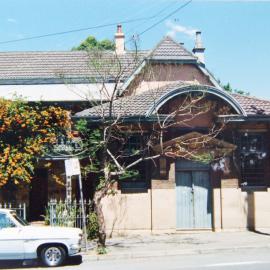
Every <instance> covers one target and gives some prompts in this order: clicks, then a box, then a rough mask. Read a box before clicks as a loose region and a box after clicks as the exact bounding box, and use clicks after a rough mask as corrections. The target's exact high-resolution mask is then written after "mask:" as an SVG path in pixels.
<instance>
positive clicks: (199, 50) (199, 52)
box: [192, 31, 205, 64]
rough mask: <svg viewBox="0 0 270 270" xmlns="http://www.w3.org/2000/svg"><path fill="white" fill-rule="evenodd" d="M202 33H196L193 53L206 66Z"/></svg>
mask: <svg viewBox="0 0 270 270" xmlns="http://www.w3.org/2000/svg"><path fill="white" fill-rule="evenodd" d="M201 34H202V32H201V31H196V38H195V46H194V49H193V50H192V52H193V53H194V54H195V56H197V58H198V60H199V61H200V62H201V63H203V64H204V60H205V59H204V51H205V48H204V46H203V43H202V36H201Z"/></svg>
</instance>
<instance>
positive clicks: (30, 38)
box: [0, 5, 170, 44]
mask: <svg viewBox="0 0 270 270" xmlns="http://www.w3.org/2000/svg"><path fill="white" fill-rule="evenodd" d="M169 6H170V5H169ZM169 6H166V7H165V8H163V9H162V10H160V11H159V12H158V13H156V14H154V15H152V16H149V17H141V18H137V19H130V20H123V21H120V22H114V23H108V24H101V25H96V26H91V27H85V28H78V29H73V30H68V31H62V32H56V33H49V34H44V35H38V36H32V37H26V38H19V39H11V40H5V41H0V44H8V43H14V42H20V41H26V40H33V39H40V38H45V37H51V36H58V35H65V34H70V33H75V32H82V31H86V30H91V29H100V28H105V27H109V26H114V25H117V24H128V23H132V22H137V21H145V20H151V19H154V18H156V17H157V16H158V15H159V14H161V13H162V12H163V11H164V10H165V9H167V8H168V7H169Z"/></svg>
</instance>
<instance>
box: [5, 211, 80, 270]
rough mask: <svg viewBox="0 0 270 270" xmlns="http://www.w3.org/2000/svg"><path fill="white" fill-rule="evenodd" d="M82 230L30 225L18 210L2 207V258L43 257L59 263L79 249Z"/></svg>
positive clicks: (49, 264) (53, 264) (48, 264)
mask: <svg viewBox="0 0 270 270" xmlns="http://www.w3.org/2000/svg"><path fill="white" fill-rule="evenodd" d="M81 242H82V231H81V230H80V229H76V228H65V227H50V226H44V227H41V226H40V227H37V226H30V225H28V223H27V222H26V221H24V220H23V219H21V218H20V217H19V216H17V215H16V212H15V211H12V210H6V209H0V260H13V259H16V260H27V259H37V258H39V259H41V261H42V262H43V264H45V265H46V266H59V265H61V264H63V263H64V261H65V259H66V258H67V257H68V256H72V255H75V254H77V253H78V252H80V250H81Z"/></svg>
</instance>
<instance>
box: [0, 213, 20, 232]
mask: <svg viewBox="0 0 270 270" xmlns="http://www.w3.org/2000/svg"><path fill="white" fill-rule="evenodd" d="M12 227H16V225H15V224H14V223H13V221H12V220H10V218H9V217H8V216H7V215H6V214H3V213H0V230H1V229H4V228H12Z"/></svg>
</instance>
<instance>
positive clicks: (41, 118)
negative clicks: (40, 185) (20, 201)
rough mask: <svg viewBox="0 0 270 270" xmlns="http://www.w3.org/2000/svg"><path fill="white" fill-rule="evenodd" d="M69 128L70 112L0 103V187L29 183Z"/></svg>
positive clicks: (57, 108)
mask: <svg viewBox="0 0 270 270" xmlns="http://www.w3.org/2000/svg"><path fill="white" fill-rule="evenodd" d="M70 127H71V122H70V117H69V114H68V112H67V111H65V110H63V109H61V108H59V107H53V106H50V107H47V108H41V107H38V106H30V105H29V104H28V103H26V102H24V101H21V100H16V101H10V100H5V99H0V187H1V186H3V185H5V184H6V183H7V182H8V181H12V182H14V183H15V184H19V183H20V182H30V181H31V177H32V174H33V171H34V164H35V161H36V160H37V158H38V157H40V156H42V155H43V154H44V153H45V151H46V146H47V145H48V144H52V143H54V142H55V141H56V138H57V136H58V135H59V134H67V133H68V132H69V130H70Z"/></svg>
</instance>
